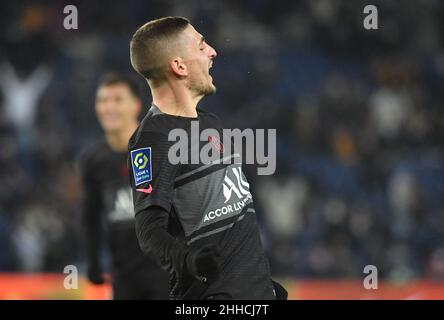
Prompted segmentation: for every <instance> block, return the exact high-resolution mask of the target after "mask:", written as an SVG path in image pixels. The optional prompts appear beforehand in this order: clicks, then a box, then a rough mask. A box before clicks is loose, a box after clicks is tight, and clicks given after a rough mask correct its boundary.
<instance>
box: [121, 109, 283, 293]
mask: <svg viewBox="0 0 444 320" xmlns="http://www.w3.org/2000/svg"><path fill="white" fill-rule="evenodd" d="M197 111H198V116H197V118H186V117H179V116H173V115H168V114H165V113H162V112H161V111H160V110H159V109H158V108H157V107H156V106H152V107H151V109H150V110H149V112H148V113H147V115H146V117H145V118H144V120H143V121H142V123H141V125H140V127H139V128H138V130H136V132H135V133H134V135H133V136H132V138H131V139H130V143H129V149H130V151H129V157H128V161H129V164H128V165H129V171H130V179H131V185H132V188H133V199H134V209H135V213H136V214H138V213H140V212H142V211H143V210H145V209H147V208H149V207H150V206H160V207H162V208H163V209H165V210H166V211H167V212H169V224H168V232H169V233H170V234H171V235H172V236H174V237H175V238H176V239H179V240H180V241H183V243H184V244H186V245H187V246H190V247H200V246H202V245H207V244H214V245H216V246H218V248H219V249H220V251H221V270H222V271H221V277H220V279H219V280H218V281H217V282H216V283H214V284H211V285H210V287H209V288H208V294H211V293H214V294H217V293H219V292H223V293H226V294H229V295H230V296H231V297H232V298H234V299H275V296H274V292H273V285H272V281H271V277H270V270H269V264H268V260H267V258H266V256H265V254H264V251H263V248H262V245H261V240H260V236H259V230H258V226H257V223H256V216H255V210H254V206H253V199H252V196H251V193H250V190H249V184H248V182H247V179H246V177H245V176H244V174H243V172H242V169H241V165H240V164H239V163H240V161H238V163H235V161H228V160H233V159H234V158H235V157H238V156H239V155H237V154H235V153H233V152H230V151H231V150H228V148H225V147H224V144H223V142H221V141H223V138H222V137H223V126H222V124H221V121H220V120H219V119H218V117H216V116H215V115H214V114H211V113H209V112H206V111H203V110H200V109H197ZM197 126H198V132H199V136H200V134H201V133H202V131H204V130H206V129H212V130H213V132H215V131H217V133H218V136H217V135H214V136H212V135H208V137H206V136H205V137H204V138H203V136H202V137H201V139H199V136H196V135H195V133H196V132H197V131H196V130H197V129H196V128H197ZM193 128H194V129H193ZM174 129H179V131H180V132H179V131H178V130H175V131H174V132H173V134H172V136H174V137H175V138H174V139H175V140H174V139H173V137H170V139H169V134H170V132H171V131H172V130H174ZM214 130H215V131H214ZM182 133H186V135H184V134H182ZM207 133H208V130H207ZM193 134H194V136H193ZM178 137H180V139H181V142H182V143H181V144H180V146H179V144H178V141H179V138H178ZM219 137H220V138H219ZM184 139H187V141H188V142H187V143H185V144H184V143H183V142H184ZM170 140H172V141H170ZM205 148H206V149H205ZM203 149H204V150H205V152H206V153H209V154H210V155H211V154H212V152H217V153H220V155H219V160H214V161H212V162H208V163H205V162H202V161H200V157H199V153H200V152H201V151H202V150H203ZM179 154H181V155H182V156H183V155H184V154H187V155H188V157H187V160H184V158H181V159H180V161H179V162H178V160H177V159H178V155H179ZM192 157H194V158H192ZM196 160H197V161H196ZM172 279H173V280H174V281H173V282H175V283H173V284H172V293H171V294H172V296H173V298H174V297H176V298H180V297H181V296H182V295H183V294H184V293H185V292H186V291H187V290H188V289H189V286H190V285H191V282H190V280H189V278H188V275H185V274H172Z"/></svg>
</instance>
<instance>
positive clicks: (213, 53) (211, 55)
mask: <svg viewBox="0 0 444 320" xmlns="http://www.w3.org/2000/svg"><path fill="white" fill-rule="evenodd" d="M208 47H209V49H210V50H209V56H210V58H211V59H214V58H216V56H217V52H216V50H214V48H213V47H212V46H210V45H208Z"/></svg>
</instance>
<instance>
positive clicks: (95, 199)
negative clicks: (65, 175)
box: [76, 149, 104, 269]
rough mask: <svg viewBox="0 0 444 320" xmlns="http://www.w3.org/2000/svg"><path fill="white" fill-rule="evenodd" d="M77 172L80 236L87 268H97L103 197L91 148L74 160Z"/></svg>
mask: <svg viewBox="0 0 444 320" xmlns="http://www.w3.org/2000/svg"><path fill="white" fill-rule="evenodd" d="M76 169H77V173H78V174H79V175H80V178H81V183H82V197H81V225H82V238H83V244H84V248H85V252H86V259H87V264H88V268H96V269H97V268H99V254H100V248H101V235H102V225H101V222H102V220H101V219H102V213H103V207H104V206H103V197H102V193H101V191H100V187H99V185H98V183H97V181H96V176H95V174H94V172H95V166H94V161H93V157H92V155H91V150H89V149H87V150H85V151H83V152H82V153H81V155H80V156H79V157H78V158H77V161H76Z"/></svg>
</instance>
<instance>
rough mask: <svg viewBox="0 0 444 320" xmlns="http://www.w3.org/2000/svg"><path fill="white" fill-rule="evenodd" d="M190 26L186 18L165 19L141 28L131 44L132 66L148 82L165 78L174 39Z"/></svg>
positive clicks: (151, 22)
mask: <svg viewBox="0 0 444 320" xmlns="http://www.w3.org/2000/svg"><path fill="white" fill-rule="evenodd" d="M189 24H190V21H189V20H188V19H187V18H184V17H164V18H160V19H156V20H152V21H149V22H147V23H146V24H144V25H143V26H141V27H140V28H139V29H137V31H136V32H135V33H134V34H133V37H132V39H131V43H130V57H131V65H132V66H133V68H134V70H136V71H137V72H138V73H139V74H140V75H141V76H143V77H144V78H145V79H147V80H155V81H157V80H162V79H164V77H165V71H166V62H167V61H166V59H167V57H168V56H167V53H168V52H167V51H166V48H167V46H166V44H171V42H172V41H174V37H176V36H177V35H179V33H180V32H181V31H183V30H185V28H186V27H187V26H188V25H189Z"/></svg>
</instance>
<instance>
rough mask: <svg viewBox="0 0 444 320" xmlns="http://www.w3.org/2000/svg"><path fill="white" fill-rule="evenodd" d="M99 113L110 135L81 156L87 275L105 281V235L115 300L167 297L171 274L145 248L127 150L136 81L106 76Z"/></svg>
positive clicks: (137, 107) (136, 108)
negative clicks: (140, 236)
mask: <svg viewBox="0 0 444 320" xmlns="http://www.w3.org/2000/svg"><path fill="white" fill-rule="evenodd" d="M95 111H96V115H97V118H98V120H99V122H100V125H101V127H102V129H103V131H104V132H105V136H104V137H103V138H101V139H99V140H98V141H95V142H93V143H92V144H91V145H89V146H88V147H87V148H86V149H85V150H83V151H82V154H81V155H80V159H79V167H80V172H81V177H82V183H83V191H84V192H83V194H84V195H83V201H82V202H83V204H82V228H83V230H84V241H85V245H86V254H87V276H88V278H89V280H90V281H91V282H92V283H94V284H102V283H104V281H105V279H104V277H103V276H102V267H101V265H100V261H99V260H100V259H99V256H100V252H101V244H102V243H101V240H102V239H104V238H105V239H107V242H108V245H109V252H110V260H111V268H110V270H111V271H110V274H111V283H112V288H113V298H114V299H168V274H167V273H166V272H165V271H163V270H162V269H161V268H160V267H159V266H158V265H157V264H156V263H155V262H154V260H153V259H152V258H150V257H149V256H148V255H146V254H144V253H143V252H142V251H141V249H140V246H139V243H138V241H137V237H136V231H135V224H134V209H133V200H132V193H131V188H130V186H129V178H128V169H127V151H128V149H127V148H128V140H129V138H130V136H131V134H132V133H133V132H134V130H136V128H137V126H138V124H139V122H138V116H139V113H140V111H141V101H140V98H139V93H138V90H137V86H136V84H135V83H133V82H132V81H131V80H130V79H128V78H126V77H124V76H122V75H119V74H115V73H113V74H108V75H105V76H104V77H103V79H102V81H101V82H100V84H99V87H98V90H97V94H96V103H95ZM104 231H106V234H105V232H104Z"/></svg>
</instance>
